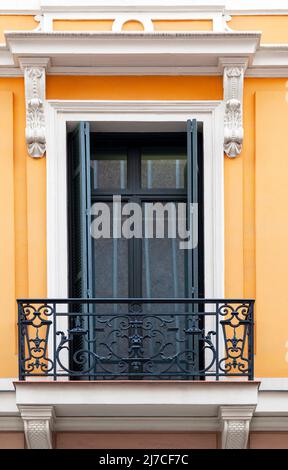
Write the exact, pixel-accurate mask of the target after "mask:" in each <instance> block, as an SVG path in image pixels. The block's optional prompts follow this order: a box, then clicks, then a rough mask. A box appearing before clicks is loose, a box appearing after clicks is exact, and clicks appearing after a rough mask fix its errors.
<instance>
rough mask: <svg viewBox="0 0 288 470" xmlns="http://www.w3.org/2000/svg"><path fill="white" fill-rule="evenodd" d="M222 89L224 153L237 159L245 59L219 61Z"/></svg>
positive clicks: (241, 128)
mask: <svg viewBox="0 0 288 470" xmlns="http://www.w3.org/2000/svg"><path fill="white" fill-rule="evenodd" d="M220 66H222V68H223V87H224V102H225V114H224V152H225V153H226V155H227V156H228V157H231V158H234V157H237V156H238V155H239V154H240V153H241V150H242V144H243V133H244V132H243V82H244V73H245V70H246V68H247V59H243V60H242V61H241V60H239V59H231V60H229V59H220Z"/></svg>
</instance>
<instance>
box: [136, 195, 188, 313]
mask: <svg viewBox="0 0 288 470" xmlns="http://www.w3.org/2000/svg"><path fill="white" fill-rule="evenodd" d="M144 206H145V204H144ZM175 208H177V204H175ZM164 221H165V222H164V224H165V226H164V232H163V237H161V238H156V237H155V234H156V224H155V218H153V238H147V237H144V238H143V248H142V259H143V262H142V292H143V297H147V298H157V297H158V298H159V297H168V298H169V297H170V298H177V297H178V298H179V297H186V270H185V263H186V256H187V250H183V249H180V239H179V238H178V237H176V238H169V237H168V223H170V224H171V223H173V221H174V223H175V224H176V221H175V217H174V220H173V216H171V215H170V217H169V219H168V212H165V213H164ZM147 223H149V222H148V220H147V219H146V220H145V224H147ZM150 223H151V222H150ZM145 230H146V231H147V229H146V227H145ZM158 233H160V232H158ZM171 233H172V232H170V236H171ZM176 234H177V230H176ZM161 309H163V305H162V306H161V305H157V304H155V305H153V311H154V312H156V311H158V310H159V311H161ZM171 309H172V310H173V311H175V312H176V311H179V310H182V306H181V305H173V306H172V305H169V306H167V310H169V311H172V310H171Z"/></svg>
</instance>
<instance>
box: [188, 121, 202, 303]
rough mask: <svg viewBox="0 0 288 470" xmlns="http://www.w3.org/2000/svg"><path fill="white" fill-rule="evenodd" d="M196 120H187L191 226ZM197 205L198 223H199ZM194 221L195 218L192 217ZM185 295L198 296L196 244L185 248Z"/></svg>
mask: <svg viewBox="0 0 288 470" xmlns="http://www.w3.org/2000/svg"><path fill="white" fill-rule="evenodd" d="M197 148H198V145H197V121H196V119H193V120H192V121H190V120H189V121H187V225H188V229H189V227H191V222H192V221H191V217H190V204H191V203H194V204H195V203H196V204H199V201H198V173H199V168H198V152H197ZM199 213H200V211H199V207H198V221H197V222H198V223H199ZM193 220H194V222H195V218H193ZM187 251H188V253H187V284H188V286H187V291H188V292H187V295H188V297H196V298H197V297H198V296H199V279H198V277H199V270H198V245H197V246H196V247H195V248H193V249H192V250H187Z"/></svg>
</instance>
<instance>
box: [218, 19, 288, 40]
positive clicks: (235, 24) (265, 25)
mask: <svg viewBox="0 0 288 470" xmlns="http://www.w3.org/2000/svg"><path fill="white" fill-rule="evenodd" d="M227 25H228V26H229V28H231V29H233V30H235V31H238V30H240V31H245V30H246V31H262V37H261V41H262V42H263V43H269V42H270V43H287V42H288V16H287V15H259V16H255V15H250V16H246V15H244V16H233V17H232V19H231V21H229V22H228V23H227Z"/></svg>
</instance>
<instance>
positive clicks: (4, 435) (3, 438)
mask: <svg viewBox="0 0 288 470" xmlns="http://www.w3.org/2000/svg"><path fill="white" fill-rule="evenodd" d="M24 447H25V438H24V433H23V432H0V449H24Z"/></svg>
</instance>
